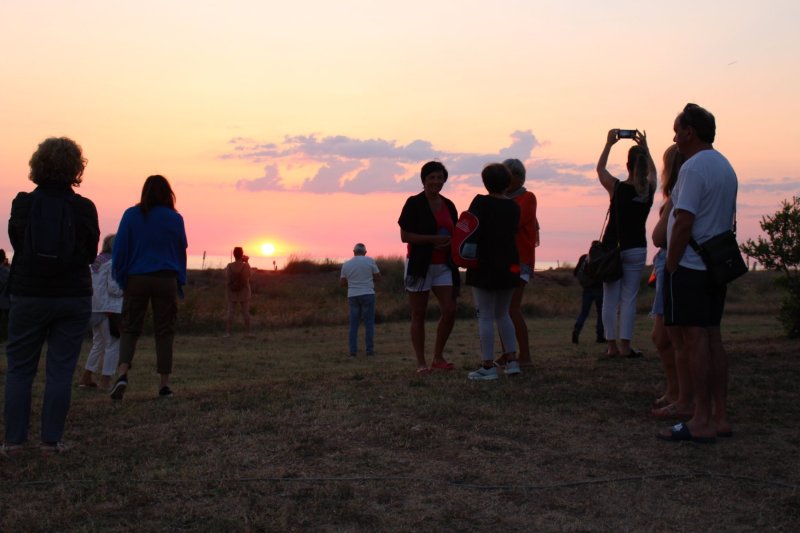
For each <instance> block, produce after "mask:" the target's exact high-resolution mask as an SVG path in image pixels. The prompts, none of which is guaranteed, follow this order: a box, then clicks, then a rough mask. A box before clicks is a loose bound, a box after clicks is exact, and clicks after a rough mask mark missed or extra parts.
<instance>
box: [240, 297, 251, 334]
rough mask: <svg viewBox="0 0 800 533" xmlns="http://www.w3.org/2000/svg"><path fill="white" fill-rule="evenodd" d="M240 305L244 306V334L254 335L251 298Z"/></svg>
mask: <svg viewBox="0 0 800 533" xmlns="http://www.w3.org/2000/svg"><path fill="white" fill-rule="evenodd" d="M239 305H241V307H242V319H243V320H244V335H245V337H252V335H251V334H250V300H245V301H244V302H241V303H240V304H239Z"/></svg>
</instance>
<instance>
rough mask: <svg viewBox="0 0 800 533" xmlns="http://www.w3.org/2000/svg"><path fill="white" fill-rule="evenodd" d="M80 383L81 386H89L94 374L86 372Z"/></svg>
mask: <svg viewBox="0 0 800 533" xmlns="http://www.w3.org/2000/svg"><path fill="white" fill-rule="evenodd" d="M78 383H80V384H81V385H89V384H90V383H92V373H91V372H90V371H89V370H84V371H83V374H82V375H81V379H80V381H79V382H78Z"/></svg>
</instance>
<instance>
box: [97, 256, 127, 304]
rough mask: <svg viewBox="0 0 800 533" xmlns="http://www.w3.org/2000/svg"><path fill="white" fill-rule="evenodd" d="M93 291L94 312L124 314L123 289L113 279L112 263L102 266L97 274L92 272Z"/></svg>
mask: <svg viewBox="0 0 800 533" xmlns="http://www.w3.org/2000/svg"><path fill="white" fill-rule="evenodd" d="M92 290H93V293H92V312H94V313H121V312H122V289H120V288H119V285H117V282H116V281H114V278H112V277H111V261H106V262H105V263H103V264H102V265H100V268H99V269H98V270H97V272H95V271H94V270H92Z"/></svg>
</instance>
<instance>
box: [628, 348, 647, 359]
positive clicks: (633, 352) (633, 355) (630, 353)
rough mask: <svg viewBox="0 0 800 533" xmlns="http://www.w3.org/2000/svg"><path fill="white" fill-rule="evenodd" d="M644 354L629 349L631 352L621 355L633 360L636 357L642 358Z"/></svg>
mask: <svg viewBox="0 0 800 533" xmlns="http://www.w3.org/2000/svg"><path fill="white" fill-rule="evenodd" d="M642 356H644V353H643V352H642V351H641V350H634V349H632V348H631V351H630V352H628V353H627V354H625V355H623V357H627V358H628V359H634V358H636V357H642Z"/></svg>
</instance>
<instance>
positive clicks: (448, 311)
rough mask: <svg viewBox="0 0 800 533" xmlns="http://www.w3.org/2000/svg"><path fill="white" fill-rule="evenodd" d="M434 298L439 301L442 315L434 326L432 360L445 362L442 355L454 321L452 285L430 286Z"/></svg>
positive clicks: (454, 309) (454, 301)
mask: <svg viewBox="0 0 800 533" xmlns="http://www.w3.org/2000/svg"><path fill="white" fill-rule="evenodd" d="M431 291H432V292H433V294H434V296H436V299H437V300H438V301H439V308H440V310H441V312H442V316H441V317H440V318H439V326H438V327H437V328H436V343H435V344H434V345H433V362H434V363H445V362H446V361H445V359H444V357H443V356H442V354H443V353H444V347H445V345H446V344H447V339H448V338H450V333H451V332H452V331H453V325H454V324H455V322H456V299H455V298H454V297H453V294H454V293H453V287H450V286H440V287H432V288H431Z"/></svg>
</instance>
